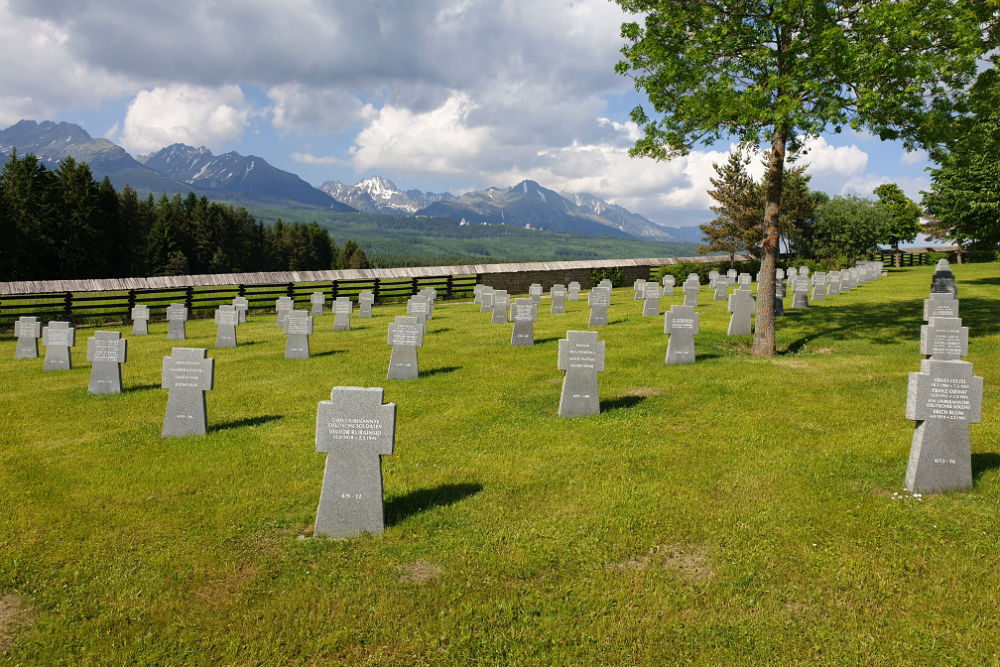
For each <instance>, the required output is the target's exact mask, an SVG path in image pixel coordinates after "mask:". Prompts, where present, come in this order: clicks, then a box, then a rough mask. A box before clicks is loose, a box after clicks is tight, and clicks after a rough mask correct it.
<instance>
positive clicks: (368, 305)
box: [358, 289, 375, 318]
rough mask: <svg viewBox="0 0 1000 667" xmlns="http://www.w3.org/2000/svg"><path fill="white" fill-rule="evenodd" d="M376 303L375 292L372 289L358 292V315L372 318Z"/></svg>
mask: <svg viewBox="0 0 1000 667" xmlns="http://www.w3.org/2000/svg"><path fill="white" fill-rule="evenodd" d="M374 303H375V292H373V291H371V290H370V289H366V290H362V291H360V292H358V317H364V318H370V317H371V316H372V305H373V304H374Z"/></svg>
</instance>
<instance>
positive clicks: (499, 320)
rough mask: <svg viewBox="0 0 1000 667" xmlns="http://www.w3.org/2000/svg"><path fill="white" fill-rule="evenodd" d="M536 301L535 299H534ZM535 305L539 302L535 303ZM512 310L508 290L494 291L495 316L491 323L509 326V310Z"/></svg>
mask: <svg viewBox="0 0 1000 667" xmlns="http://www.w3.org/2000/svg"><path fill="white" fill-rule="evenodd" d="M532 301H534V298H532ZM535 305H536V306H537V305H538V302H537V301H535ZM509 308H510V295H509V294H507V290H502V289H498V290H493V316H492V317H491V318H490V322H491V323H493V324H507V310H508V309H509Z"/></svg>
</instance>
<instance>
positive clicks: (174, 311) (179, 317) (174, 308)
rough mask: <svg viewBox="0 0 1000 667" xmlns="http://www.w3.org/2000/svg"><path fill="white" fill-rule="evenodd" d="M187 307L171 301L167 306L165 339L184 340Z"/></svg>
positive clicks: (185, 335) (185, 336)
mask: <svg viewBox="0 0 1000 667" xmlns="http://www.w3.org/2000/svg"><path fill="white" fill-rule="evenodd" d="M187 318H188V309H187V307H186V306H185V305H184V304H183V303H172V304H170V305H169V306H167V340H184V339H185V338H187V324H186V322H187Z"/></svg>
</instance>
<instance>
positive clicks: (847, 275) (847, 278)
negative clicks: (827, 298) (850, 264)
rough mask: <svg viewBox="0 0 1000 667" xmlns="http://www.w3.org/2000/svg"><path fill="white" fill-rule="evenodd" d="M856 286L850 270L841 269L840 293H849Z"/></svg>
mask: <svg viewBox="0 0 1000 667" xmlns="http://www.w3.org/2000/svg"><path fill="white" fill-rule="evenodd" d="M857 286H858V283H857V281H856V280H854V274H853V273H852V272H851V270H850V269H843V270H841V272H840V291H841V292H850V291H851V290H852V289H854V288H855V287H857Z"/></svg>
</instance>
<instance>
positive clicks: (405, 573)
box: [399, 560, 444, 585]
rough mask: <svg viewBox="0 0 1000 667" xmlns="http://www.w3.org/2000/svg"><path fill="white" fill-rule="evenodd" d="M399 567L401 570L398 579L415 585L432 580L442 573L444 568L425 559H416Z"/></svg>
mask: <svg viewBox="0 0 1000 667" xmlns="http://www.w3.org/2000/svg"><path fill="white" fill-rule="evenodd" d="M400 569H401V570H402V571H401V572H400V575H399V580H400V581H405V582H406V583H409V584H417V585H420V584H426V583H427V582H429V581H434V580H435V579H437V578H438V577H440V576H441V575H442V574H444V568H442V567H441V566H440V565H435V564H434V563H428V562H427V561H425V560H418V561H415V562H413V563H409V564H407V565H403V566H402V567H401V568H400Z"/></svg>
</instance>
